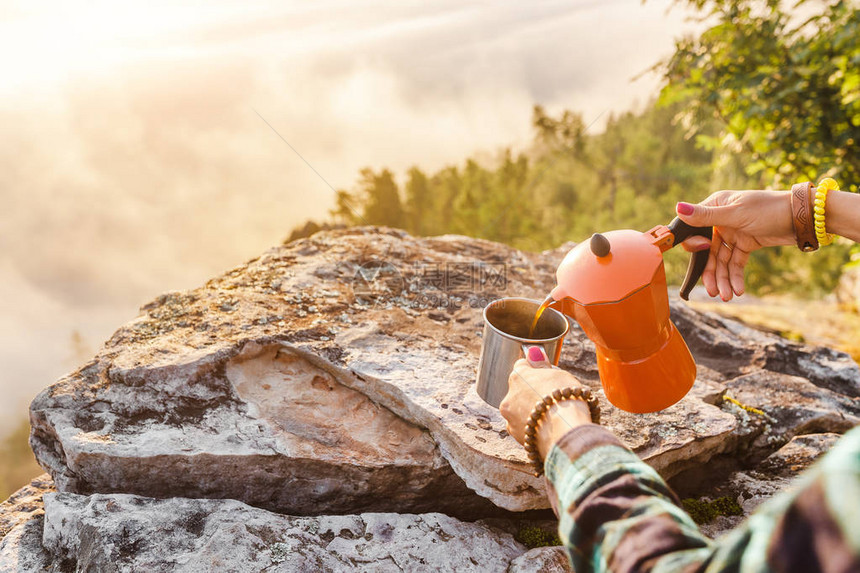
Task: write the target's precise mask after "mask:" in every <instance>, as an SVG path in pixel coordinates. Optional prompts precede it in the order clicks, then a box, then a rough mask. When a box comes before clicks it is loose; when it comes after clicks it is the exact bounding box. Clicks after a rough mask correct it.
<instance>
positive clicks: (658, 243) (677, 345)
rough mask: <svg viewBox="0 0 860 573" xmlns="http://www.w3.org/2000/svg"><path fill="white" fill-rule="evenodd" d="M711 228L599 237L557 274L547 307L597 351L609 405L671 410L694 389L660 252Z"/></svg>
mask: <svg viewBox="0 0 860 573" xmlns="http://www.w3.org/2000/svg"><path fill="white" fill-rule="evenodd" d="M692 235H702V236H705V237H708V238H711V236H712V228H711V227H691V226H689V225H687V224H686V223H684V222H683V221H681V220H680V219H677V218H676V219H675V220H674V221H672V222H671V223H670V224H669V225H668V226H666V225H658V226H657V227H654V228H653V229H651V230H650V231H648V232H646V233H642V232H640V231H631V230H620V231H609V232H607V233H604V234H596V235H594V236H592V237H591V239H590V240H589V241H584V242H582V243H580V244H579V245H577V246H576V247H575V248H574V249H573V250H571V251H570V252H569V253H568V254H567V256H565V257H564V260H563V261H562V262H561V264H560V265H559V267H558V271H557V272H556V278H557V280H558V286H556V287H555V288H554V289H553V290H552V293H551V295H550V296H551V297H552V298H553V299H554V300H555V302H553V303H552V304H550V307H551V308H555V309H557V310H560V311H561V312H563V313H564V314H566V315H568V316H570V317H572V318H574V319H576V321H577V322H579V324H580V326H582V329H583V330H584V331H585V334H586V335H588V337H589V338H590V339H591V340H592V342H594V344H595V346H596V347H597V367H598V371H599V373H600V381H601V383H602V384H603V389H604V391H605V392H606V397H607V398H608V399H609V401H610V402H611V403H612V404H614V405H615V406H617V407H618V408H621V409H622V410H626V411H628V412H635V413H645V412H656V411H658V410H662V409H664V408H668V407H669V406H671V405H672V404H674V403H675V402H677V401H678V400H680V399H681V398H683V397H684V395H685V394H686V393H687V392H688V391H689V390H690V388H691V387H692V386H693V382H694V381H695V379H696V364H695V362H694V361H693V356H692V355H691V354H690V350H689V349H688V348H687V344H686V343H685V342H684V339H683V338H682V337H681V334H680V333H679V332H678V330H677V329H676V328H675V325H674V324H672V321H671V320H670V319H669V296H668V290H667V287H666V271H665V269H664V268H663V252H664V251H666V250H668V249H670V248H672V247H674V246H675V245H677V244H679V243H680V242H682V241H683V240H684V239H686V238H688V237H690V236H692ZM708 255H709V251H708V250H704V251H699V252H697V253H694V254H693V256H692V258H691V259H690V266H689V267H688V268H687V276H686V277H685V279H684V283H683V285H682V287H681V293H680V294H681V298H683V299H684V300H687V299H688V297H689V294H690V291H691V290H692V288H693V286H695V284H696V282H697V281H698V280H699V277H701V275H702V272H703V271H704V269H705V264H706V263H707V261H708Z"/></svg>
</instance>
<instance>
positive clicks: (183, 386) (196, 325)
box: [31, 228, 860, 517]
mask: <svg viewBox="0 0 860 573" xmlns="http://www.w3.org/2000/svg"><path fill="white" fill-rule="evenodd" d="M565 251H566V248H565V249H557V250H556V251H551V252H547V253H542V254H529V253H524V252H521V251H517V250H514V249H511V248H509V247H506V246H503V245H500V244H497V243H491V242H488V241H483V240H477V239H469V238H465V237H458V236H444V237H435V238H415V237H411V236H409V235H407V234H405V233H403V232H401V231H396V230H391V229H384V228H351V229H345V230H340V231H330V232H323V233H318V234H316V235H314V236H312V237H310V238H308V239H302V240H299V241H295V242H293V243H290V244H288V245H283V246H279V247H276V248H273V249H271V250H269V251H267V252H266V253H265V254H264V255H262V256H261V257H259V258H258V259H255V260H253V261H250V262H248V263H247V264H245V265H241V266H239V267H237V268H235V269H233V270H231V271H229V272H227V273H225V274H224V275H222V276H221V277H218V278H215V279H212V280H211V281H209V282H208V283H207V284H206V285H204V286H202V287H200V288H198V289H195V290H192V291H187V292H182V293H168V294H166V295H163V296H161V297H159V298H158V299H156V300H155V301H153V302H151V303H149V304H147V305H145V306H144V307H143V308H142V309H141V315H140V316H139V317H138V318H137V319H135V320H133V321H132V322H130V323H129V324H127V325H125V326H123V327H122V328H120V329H119V330H118V331H117V332H116V333H115V334H114V336H113V337H112V338H111V339H110V340H109V341H108V342H107V343H106V344H105V346H104V348H103V349H102V351H101V352H100V353H99V354H98V355H97V356H96V357H95V358H94V359H93V361H91V362H90V363H89V364H87V365H85V366H84V367H83V368H81V369H80V370H78V371H76V372H74V373H72V374H71V375H69V376H67V377H65V378H64V379H62V380H60V381H59V382H58V383H57V384H56V385H54V386H52V387H51V388H49V389H47V390H46V391H44V392H43V393H42V394H40V395H39V396H38V397H37V398H36V400H34V402H33V404H32V407H31V414H32V421H33V426H34V430H33V436H32V443H33V445H34V451H35V454H36V457H37V459H38V460H39V462H40V463H41V464H42V465H43V467H45V468H46V469H47V470H48V471H49V472H50V473H51V474H52V475H53V477H54V479H55V481H56V484H57V487H58V489H60V490H61V491H68V492H78V493H92V492H129V493H137V494H141V495H147V496H152V497H169V496H185V497H207V498H233V499H238V500H242V501H246V502H248V503H249V504H252V505H255V506H259V507H263V508H267V509H271V510H275V511H279V512H284V513H298V514H324V513H356V512H361V511H400V512H403V511H413V512H424V511H429V510H431V509H432V510H434V511H443V512H446V513H449V514H452V515H460V516H467V517H468V516H471V517H476V516H481V515H487V514H489V513H490V511H491V509H492V507H493V506H496V507H499V508H504V509H506V510H513V511H522V510H527V509H535V508H546V507H548V502H547V500H546V498H545V495H544V491H543V487H542V485H541V482H540V481H539V480H537V479H535V478H534V477H532V475H531V473H530V472H529V469H528V465H527V463H526V457H525V454H524V452H523V449H522V448H521V447H520V446H519V445H518V444H517V443H516V442H515V441H514V440H513V439H511V438H510V437H509V436H508V435H507V433H506V431H505V422H504V420H503V419H502V418H501V416H500V415H499V413H498V411H497V410H496V409H494V408H492V407H490V406H488V405H487V404H485V403H484V402H483V401H482V400H481V399H480V398H479V397H478V396H477V394H476V393H475V390H474V379H475V368H476V365H477V361H478V355H479V352H480V344H481V339H480V334H481V327H482V319H481V308H482V307H483V306H484V305H485V304H486V303H487V302H488V301H490V300H493V299H495V298H498V297H501V296H526V297H530V298H534V299H542V298H543V297H544V296H545V294H546V293H547V292H548V291H549V289H550V288H551V286H552V281H553V279H554V270H555V266H556V265H557V263H558V262H559V260H560V259H561V257H562V256H563V254H564V252H565ZM672 316H673V319H674V320H675V322H676V324H677V325H678V327H679V330H680V331H681V333H682V334H683V335H684V337H685V339H686V340H687V341H688V343H689V345H690V347H691V350H692V351H693V354H694V356H695V358H696V360H697V363H698V364H699V367H700V368H699V380H698V381H697V391H696V392H693V393H691V394H690V395H689V396H688V397H687V398H685V399H684V400H682V401H681V402H680V403H679V404H677V405H676V406H673V407H672V408H670V409H668V410H666V411H665V412H661V413H659V414H652V415H647V416H638V415H632V414H626V413H623V412H618V411H616V410H614V409H612V408H611V407H610V406H609V405H608V404H607V403H606V402H605V400H603V398H602V394H600V393H598V394H599V397H600V399H601V400H602V402H603V403H602V406H603V408H604V411H605V412H606V423H607V425H608V426H609V427H610V429H612V430H613V431H615V432H616V433H617V434H618V435H620V436H621V437H622V439H623V440H624V441H625V442H626V443H628V444H629V445H630V446H631V447H632V448H633V449H634V450H635V451H636V452H637V453H639V454H640V456H642V457H643V459H645V460H646V461H648V462H649V463H651V464H652V465H654V466H655V467H656V468H657V469H658V471H661V473H663V475H665V476H672V475H675V474H676V473H678V472H679V471H682V470H683V469H685V468H686V467H688V466H690V465H695V464H701V463H703V462H705V461H707V460H708V459H709V458H710V457H712V456H714V455H718V454H730V453H731V451H732V449H733V448H734V447H736V445H737V443H738V442H739V440H741V438H743V436H744V435H745V434H744V433H743V432H741V431H740V428H739V422H738V416H736V415H735V413H733V412H731V411H727V410H726V409H725V408H724V407H723V406H722V405H721V404H722V398H721V395H722V392H723V389H724V388H726V387H731V386H732V384H733V382H732V381H733V380H734V381H736V380H738V379H739V377H741V378H740V379H741V380H742V377H744V376H747V375H752V374H753V373H755V372H760V371H765V372H767V373H773V374H774V375H777V374H778V375H787V376H794V377H800V378H803V379H805V380H806V381H807V382H808V383H809V384H811V385H812V386H815V387H816V388H822V389H825V390H827V391H829V392H832V393H834V394H838V395H839V396H840V397H839V399H838V400H836V401H832V402H830V403H831V404H834V407H836V408H837V409H838V411H839V412H840V415H841V413H844V414H845V415H846V419H850V418H848V416H853V415H854V413H853V412H854V410H853V408H854V407H855V406H856V399H857V398H856V397H857V396H858V395H860V393H858V388H860V371H858V368H857V365H856V364H854V362H853V361H852V360H851V359H850V358H849V357H848V356H847V355H844V354H841V353H836V352H833V351H829V350H826V349H817V348H812V347H808V346H803V345H798V344H793V343H790V342H788V341H785V340H783V339H781V338H779V337H777V336H774V335H771V334H767V333H762V332H758V331H755V330H753V329H751V328H748V327H746V326H743V325H741V324H739V323H737V322H734V321H730V320H726V319H721V318H719V317H716V316H714V315H710V314H705V313H700V312H697V311H694V310H692V309H690V308H689V307H687V306H686V305H684V304H683V303H681V302H679V301H678V300H677V299H673V301H672ZM560 366H561V367H562V368H565V369H567V370H569V371H571V372H573V373H575V374H576V375H578V376H579V377H580V378H581V379H582V380H583V381H584V382H585V383H586V384H588V385H590V386H592V387H593V388H595V389H597V388H599V381H598V379H597V374H596V364H595V361H594V352H593V345H592V344H591V343H590V341H588V339H587V338H585V336H584V335H583V334H582V332H581V330H580V329H579V328H577V327H575V326H574V327H573V328H572V330H571V334H570V335H569V336H568V339H567V342H566V345H565V349H564V351H563V353H562V357H561V362H560ZM741 384H742V383H741V382H736V383H735V387H737V388H738V389H739V388H740V386H741ZM746 399H748V400H750V401H751V402H752V403H754V404H759V405H760V406H761V408H762V409H765V410H767V409H768V408H777V406H776V405H772V404H769V403H766V401H765V400H763V399H762V400H757V399H754V398H751V397H746ZM840 431H841V430H840ZM488 500H489V501H488Z"/></svg>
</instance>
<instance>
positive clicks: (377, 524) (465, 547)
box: [44, 494, 566, 573]
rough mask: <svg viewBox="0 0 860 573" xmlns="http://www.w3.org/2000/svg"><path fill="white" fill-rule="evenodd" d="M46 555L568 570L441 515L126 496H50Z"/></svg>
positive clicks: (125, 565)
mask: <svg viewBox="0 0 860 573" xmlns="http://www.w3.org/2000/svg"><path fill="white" fill-rule="evenodd" d="M153 531H158V532H159V534H158V535H157V536H153V534H152V532H153ZM44 545H45V548H46V550H47V551H48V552H49V553H50V554H51V555H52V556H54V560H55V563H62V564H63V565H64V566H65V567H67V568H68V570H75V571H111V572H116V573H122V572H132V571H147V572H151V573H161V572H163V573H168V572H169V573H180V572H182V573H198V572H199V573H210V572H213V571H270V572H277V571H283V572H290V573H305V572H306V573H317V572H328V571H331V572H339V571H379V572H387V571H396V572H400V571H416V572H420V571H473V572H485V571H507V570H508V567H509V566H510V565H511V564H512V562H515V561H516V562H517V563H518V565H517V568H515V569H513V570H515V571H565V570H566V569H558V561H559V559H558V558H559V555H558V551H557V550H556V551H537V552H531V553H529V554H527V553H526V551H527V549H526V548H525V547H524V546H523V545H521V544H519V543H518V542H516V541H515V540H514V538H513V537H512V536H511V535H510V534H508V533H505V532H504V531H501V530H499V529H495V528H493V527H490V526H488V525H485V524H482V523H480V522H478V523H466V522H462V521H458V520H456V519H454V518H452V517H449V516H447V515H443V514H439V513H428V514H418V515H415V514H393V513H364V514H360V515H337V516H316V517H295V516H285V515H279V514H275V513H271V512H268V511H265V510H261V509H258V508H253V507H250V506H248V505H245V504H243V503H240V502H237V501H232V500H192V499H182V498H174V499H167V500H156V499H150V498H142V497H138V496H132V495H124V494H116V495H101V494H96V495H92V496H81V495H75V494H51V495H49V496H47V497H46V499H45V524H44ZM524 554H525V555H528V557H529V558H528V560H527V561H523V560H519V561H517V560H518V558H520V557H522V556H523V555H524ZM565 559H566V557H565ZM544 564H545V565H546V567H543V565H544ZM523 565H528V567H529V568H526V569H523V568H522V566H523Z"/></svg>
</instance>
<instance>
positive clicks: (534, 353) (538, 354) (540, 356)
mask: <svg viewBox="0 0 860 573" xmlns="http://www.w3.org/2000/svg"><path fill="white" fill-rule="evenodd" d="M544 360H546V355H545V354H544V353H543V350H541V349H540V347H538V346H532V347H531V348H529V361H530V362H543V361H544Z"/></svg>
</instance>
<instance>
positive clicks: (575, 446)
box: [545, 424, 860, 573]
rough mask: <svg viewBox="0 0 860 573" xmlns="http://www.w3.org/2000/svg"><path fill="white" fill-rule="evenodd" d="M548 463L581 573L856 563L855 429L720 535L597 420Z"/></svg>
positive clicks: (858, 443)
mask: <svg viewBox="0 0 860 573" xmlns="http://www.w3.org/2000/svg"><path fill="white" fill-rule="evenodd" d="M545 469H546V476H547V482H546V483H547V492H548V494H549V498H550V502H551V504H552V506H553V510H554V511H555V512H556V515H558V516H559V536H560V537H561V539H562V542H563V543H564V545H565V547H566V549H567V552H568V556H569V557H570V560H571V563H572V565H573V567H574V570H575V571H576V572H577V573H590V572H603V571H607V572H611V573H627V572H633V571H636V572H643V571H648V572H654V573H657V572H666V573H668V572H672V573H688V572H693V571H697V572H709V573H710V572H716V571H738V572H747V571H751V572H752V571H756V572H758V571H762V572H764V571H797V572H803V573H809V572H814V571H834V572H836V571H839V572H849V571H855V572H856V571H860V428H855V429H854V430H852V431H851V432H849V433H848V434H846V435H845V436H844V437H843V438H842V439H841V440H840V441H839V442H838V443H837V444H836V446H834V448H833V449H832V450H831V451H830V452H828V453H827V454H826V455H825V456H824V457H823V458H822V459H821V460H819V462H818V463H816V464H815V466H813V467H812V468H810V470H809V471H808V472H806V473H805V474H804V475H803V476H802V477H801V478H800V481H799V482H798V483H797V487H796V488H792V491H791V492H790V493H783V494H781V495H779V496H776V497H774V498H773V499H771V500H769V501H767V502H766V503H764V504H762V506H761V507H759V508H758V510H756V512H755V513H753V514H752V515H751V516H750V517H749V518H747V520H746V521H745V522H744V523H743V524H742V525H740V526H738V527H737V528H736V529H734V530H733V531H731V532H729V533H728V534H726V535H724V536H722V537H721V538H719V539H718V540H716V541H712V540H710V539H708V538H706V537H705V536H704V535H702V533H701V532H700V531H699V528H698V527H697V526H696V524H695V523H694V522H693V520H692V519H691V518H690V516H689V515H687V513H686V512H684V510H682V509H681V507H680V503H679V500H678V498H677V496H676V495H675V494H674V492H672V490H671V489H669V487H668V486H667V485H666V482H664V481H663V479H662V478H661V477H660V476H659V475H658V474H657V472H656V471H654V469H652V468H651V467H650V466H649V465H647V464H645V463H644V462H642V461H641V460H640V459H639V458H638V457H637V456H636V455H635V454H634V453H633V452H631V451H630V450H629V449H627V448H626V447H625V446H624V445H623V444H621V442H620V441H619V440H618V439H617V438H616V437H615V436H614V435H613V434H612V433H611V432H610V431H609V430H607V429H605V428H603V427H601V426H597V425H594V424H587V425H583V426H579V427H577V428H574V429H573V430H571V431H570V432H568V433H567V434H566V435H565V436H564V437H563V438H562V439H561V440H559V442H558V443H557V444H556V445H555V446H553V448H552V450H551V451H550V454H549V456H547V459H546V463H545Z"/></svg>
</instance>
